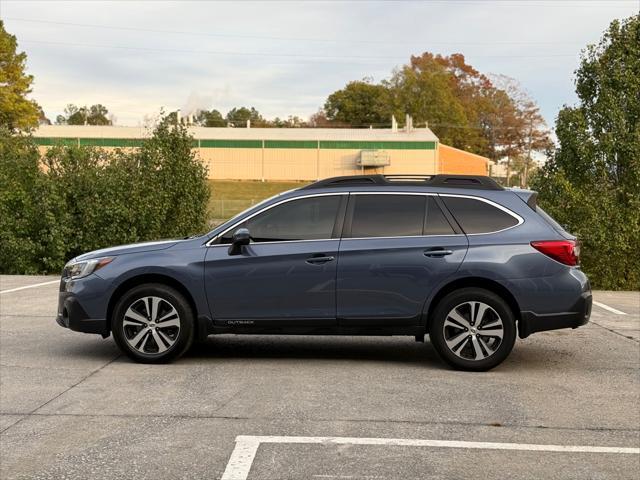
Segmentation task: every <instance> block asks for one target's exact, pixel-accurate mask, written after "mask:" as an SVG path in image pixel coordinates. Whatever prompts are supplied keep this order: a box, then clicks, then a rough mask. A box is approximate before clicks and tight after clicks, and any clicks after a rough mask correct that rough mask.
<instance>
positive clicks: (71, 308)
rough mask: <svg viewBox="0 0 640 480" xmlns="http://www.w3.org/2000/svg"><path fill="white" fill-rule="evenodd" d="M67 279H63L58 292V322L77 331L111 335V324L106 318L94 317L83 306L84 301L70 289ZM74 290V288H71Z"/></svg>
mask: <svg viewBox="0 0 640 480" xmlns="http://www.w3.org/2000/svg"><path fill="white" fill-rule="evenodd" d="M67 282H68V281H67V280H66V279H62V281H61V283H60V292H59V293H58V314H57V316H56V322H57V323H58V325H60V326H61V327H65V328H68V329H70V330H73V331H76V332H84V333H95V334H98V335H102V336H103V337H105V338H106V337H108V336H109V325H108V322H107V320H106V319H105V318H93V317H92V316H91V315H89V314H88V313H87V311H86V309H85V308H84V307H83V306H82V302H81V301H80V299H79V298H78V296H77V295H76V293H75V292H74V291H69V290H70V289H68V287H67ZM71 290H73V289H71Z"/></svg>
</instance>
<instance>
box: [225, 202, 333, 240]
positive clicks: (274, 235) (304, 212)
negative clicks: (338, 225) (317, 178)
mask: <svg viewBox="0 0 640 480" xmlns="http://www.w3.org/2000/svg"><path fill="white" fill-rule="evenodd" d="M339 204H340V196H339V195H332V196H323V197H311V198H303V199H300V200H292V201H290V202H286V203H283V204H282V205H278V206H276V207H273V208H270V209H269V210H267V211H265V212H264V213H260V214H258V215H256V216H255V217H253V218H251V219H249V220H247V221H246V222H243V223H242V224H240V225H237V226H236V227H234V228H233V229H232V230H231V231H229V232H227V233H225V234H224V236H223V237H222V243H230V242H231V238H232V236H233V232H234V231H235V230H237V229H238V228H242V227H244V228H248V229H249V232H250V233H251V240H252V241H253V242H277V241H291V240H321V239H324V238H332V234H333V227H334V224H335V221H336V215H337V213H338V206H339Z"/></svg>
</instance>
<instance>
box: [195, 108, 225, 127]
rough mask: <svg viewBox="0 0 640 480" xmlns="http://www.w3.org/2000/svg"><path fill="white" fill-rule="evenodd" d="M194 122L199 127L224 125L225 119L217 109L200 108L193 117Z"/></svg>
mask: <svg viewBox="0 0 640 480" xmlns="http://www.w3.org/2000/svg"><path fill="white" fill-rule="evenodd" d="M195 123H196V124H197V125H200V126H201V127H226V126H227V121H226V120H225V119H224V117H223V116H222V114H221V113H220V112H219V111H218V110H215V109H214V110H211V111H207V110H200V111H199V112H198V114H197V115H196V118H195Z"/></svg>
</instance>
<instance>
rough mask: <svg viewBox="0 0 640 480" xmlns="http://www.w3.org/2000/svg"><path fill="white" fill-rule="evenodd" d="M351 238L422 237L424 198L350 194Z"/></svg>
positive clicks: (420, 196) (422, 196)
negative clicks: (351, 208)
mask: <svg viewBox="0 0 640 480" xmlns="http://www.w3.org/2000/svg"><path fill="white" fill-rule="evenodd" d="M351 198H352V200H351V201H353V202H354V206H353V216H352V220H351V235H350V236H351V237H352V238H363V237H401V236H415V235H422V231H423V227H424V219H425V210H426V200H425V196H424V195H353V196H352V197H351Z"/></svg>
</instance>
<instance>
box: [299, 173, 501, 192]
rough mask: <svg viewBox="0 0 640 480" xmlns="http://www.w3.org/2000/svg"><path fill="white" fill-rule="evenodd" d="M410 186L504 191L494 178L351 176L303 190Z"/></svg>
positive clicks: (320, 181) (321, 182) (336, 178)
mask: <svg viewBox="0 0 640 480" xmlns="http://www.w3.org/2000/svg"><path fill="white" fill-rule="evenodd" d="M393 185H410V186H422V187H442V188H473V189H476V190H504V188H502V187H501V186H500V185H499V184H498V183H496V181H495V180H494V179H493V178H490V177H485V176H481V175H446V174H440V175H414V174H405V175H351V176H345V177H332V178H325V179H324V180H318V181H317V182H314V183H312V184H310V185H307V186H305V187H302V190H311V189H316V188H332V187H335V188H338V187H366V186H387V187H388V186H393Z"/></svg>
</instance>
